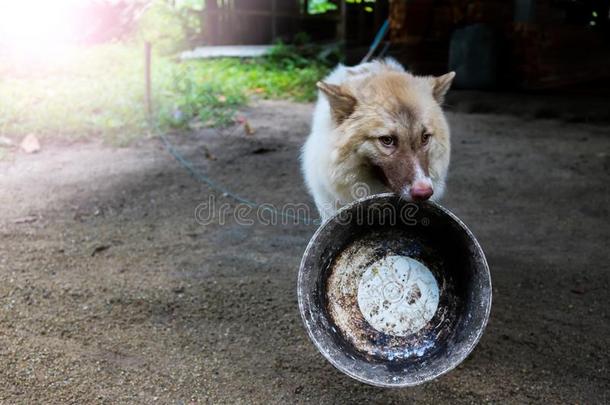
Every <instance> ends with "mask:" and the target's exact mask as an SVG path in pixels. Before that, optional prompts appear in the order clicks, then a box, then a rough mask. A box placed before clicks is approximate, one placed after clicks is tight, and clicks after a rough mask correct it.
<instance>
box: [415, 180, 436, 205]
mask: <svg viewBox="0 0 610 405" xmlns="http://www.w3.org/2000/svg"><path fill="white" fill-rule="evenodd" d="M432 194H434V190H432V187H431V186H430V185H428V184H426V183H419V182H416V183H415V184H413V187H411V198H412V199H414V200H419V201H423V200H427V199H428V198H430V197H432Z"/></svg>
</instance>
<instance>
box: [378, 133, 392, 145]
mask: <svg viewBox="0 0 610 405" xmlns="http://www.w3.org/2000/svg"><path fill="white" fill-rule="evenodd" d="M379 142H381V144H382V145H383V146H394V144H395V143H396V141H395V140H394V137H392V136H389V135H386V136H381V137H379Z"/></svg>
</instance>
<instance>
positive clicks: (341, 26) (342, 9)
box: [337, 0, 347, 43]
mask: <svg viewBox="0 0 610 405" xmlns="http://www.w3.org/2000/svg"><path fill="white" fill-rule="evenodd" d="M346 14H347V11H346V6H345V0H340V1H339V21H338V22H337V40H338V41H339V42H342V43H344V42H345V23H346V22H345V19H346Z"/></svg>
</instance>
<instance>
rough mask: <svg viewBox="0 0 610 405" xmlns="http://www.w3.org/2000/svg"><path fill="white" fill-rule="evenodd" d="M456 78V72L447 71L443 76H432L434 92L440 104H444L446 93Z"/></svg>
mask: <svg viewBox="0 0 610 405" xmlns="http://www.w3.org/2000/svg"><path fill="white" fill-rule="evenodd" d="M454 78H455V72H449V73H445V74H444V75H442V76H439V77H433V78H432V94H433V95H434V98H435V99H436V101H437V102H438V103H439V104H442V103H443V101H444V100H445V94H447V92H448V91H449V88H450V87H451V83H453V79H454Z"/></svg>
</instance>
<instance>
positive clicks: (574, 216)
mask: <svg viewBox="0 0 610 405" xmlns="http://www.w3.org/2000/svg"><path fill="white" fill-rule="evenodd" d="M311 112H312V105H310V104H293V103H287V102H270V101H267V102H258V103H256V104H255V105H254V106H252V107H249V108H248V109H247V110H245V112H244V113H245V114H246V116H247V117H248V118H249V120H250V123H251V126H252V127H253V128H254V129H255V130H256V132H255V133H254V134H253V135H246V134H245V133H244V131H243V129H242V128H239V127H237V128H229V129H225V130H222V131H215V130H203V131H201V132H199V133H198V134H196V135H189V136H185V135H182V136H174V137H173V138H172V139H173V142H175V143H176V144H177V145H178V148H179V150H180V151H182V152H183V153H184V154H185V155H186V156H187V157H189V159H191V160H193V161H194V162H196V163H197V165H198V167H200V168H201V169H202V170H205V171H206V172H208V173H210V174H211V176H212V177H213V178H214V179H215V180H217V181H218V182H220V183H222V184H224V185H226V186H227V187H229V188H230V189H232V190H234V191H236V192H238V193H240V194H241V195H243V196H246V197H248V198H252V199H255V200H257V201H258V202H267V203H272V204H274V205H280V204H282V203H286V202H307V203H308V204H311V201H310V199H309V197H308V195H307V194H306V191H305V188H304V186H303V182H302V180H301V177H300V173H299V167H298V161H297V155H298V151H299V147H300V145H301V144H302V143H303V141H304V139H305V137H306V135H307V131H308V125H309V118H310V114H311ZM449 119H450V122H451V125H452V129H453V160H452V167H451V172H450V178H449V189H448V193H447V195H446V198H445V199H444V201H443V204H444V205H446V206H447V207H448V208H450V209H451V210H453V211H454V212H455V213H456V214H457V215H458V216H459V217H461V218H462V219H463V220H464V221H465V222H466V223H467V224H468V225H469V226H470V227H471V229H472V230H473V232H474V233H475V235H477V237H478V239H479V241H480V242H481V244H482V246H483V248H484V249H485V251H486V254H487V257H488V260H489V264H490V268H491V271H492V277H493V284H494V302H493V309H492V314H491V318H490V322H489V325H488V327H487V331H486V333H485V334H484V336H483V338H482V340H481V342H480V344H479V345H478V346H477V348H476V349H475V351H474V352H473V354H472V355H471V356H470V357H469V358H468V359H467V360H466V361H465V362H464V363H463V364H462V365H461V366H460V367H458V368H457V369H456V370H454V371H452V372H451V373H449V374H447V375H445V376H443V377H441V378H439V379H438V380H435V381H433V382H431V383H428V384H425V385H423V386H418V387H415V388H409V389H381V388H375V387H370V386H367V385H364V384H361V383H358V382H356V381H354V380H352V379H350V378H349V377H347V376H345V375H343V374H342V373H340V372H339V371H337V370H335V369H334V368H333V367H332V366H331V365H330V364H329V363H328V362H327V361H326V360H325V359H324V358H323V357H322V356H321V355H320V354H319V353H318V352H317V350H316V349H315V347H314V346H313V344H312V343H311V342H310V341H309V340H308V338H307V336H306V332H305V329H304V327H303V325H302V323H301V319H300V316H299V313H298V308H297V298H296V278H297V269H298V265H299V261H300V259H301V255H302V253H303V250H304V248H305V246H306V244H307V241H308V239H309V237H310V236H311V235H312V233H313V231H314V229H313V227H311V226H304V225H274V226H272V225H264V224H255V225H252V226H244V225H238V224H236V223H235V221H232V220H231V218H230V216H229V218H228V219H227V222H226V223H224V224H220V223H219V221H217V220H216V221H213V222H212V223H210V224H207V225H201V224H199V223H198V221H197V220H196V219H195V210H196V207H197V206H198V205H199V204H200V203H202V202H208V201H209V200H208V198H209V196H210V195H216V196H217V200H216V203H217V204H218V205H220V204H223V203H228V204H230V207H235V203H234V202H233V201H231V200H230V199H228V198H225V197H222V196H221V195H218V193H213V192H211V191H210V189H209V188H208V187H207V186H205V185H202V184H201V183H199V182H197V181H196V180H195V179H193V178H191V177H189V175H188V174H187V173H186V172H185V171H184V170H183V168H181V167H180V166H179V165H178V164H177V163H176V162H175V161H174V160H173V159H172V157H171V156H170V155H168V153H166V151H165V150H164V149H163V147H162V144H161V143H160V142H159V140H158V139H148V140H144V141H141V142H139V143H138V144H136V145H133V146H131V147H128V148H121V149H117V148H111V147H109V146H104V145H101V144H98V143H83V142H78V143H67V142H58V141H55V142H43V150H42V151H41V152H40V153H38V154H34V155H25V154H22V153H16V154H15V153H13V154H12V155H11V156H9V157H8V158H7V159H4V161H2V162H0V190H1V192H0V207H2V209H1V210H0V277H1V279H0V364H1V366H0V401H1V402H3V403H7V404H8V403H11V404H12V403H41V402H46V403H59V402H72V403H97V402H99V403H126V402H139V403H151V402H153V401H158V402H159V403H176V404H181V403H185V404H186V403H191V402H196V403H198V402H201V403H293V402H300V403H405V402H410V401H418V402H420V403H434V404H436V403H452V404H455V403H479V402H485V401H492V402H502V403H505V402H509V403H525V402H527V403H530V402H539V403H598V404H601V403H608V402H609V401H610V398H609V391H610V381H609V364H610V361H609V360H610V356H609V351H608V347H609V344H610V341H609V338H608V336H610V323H609V321H608V288H609V287H610V286H609V284H610V272H609V265H608V261H609V254H608V249H609V246H608V245H609V241H610V225H609V223H608V218H609V215H608V214H609V212H608V211H609V207H610V190H609V187H608V185H609V184H610V129H609V127H607V126H599V125H597V126H596V125H588V124H584V123H574V122H573V123H566V122H564V121H559V120H534V119H527V120H524V119H520V118H518V117H514V116H512V117H511V116H502V115H493V114H485V115H483V114H464V113H450V114H449ZM206 151H207V152H206ZM206 156H207V157H206ZM228 212H229V213H230V212H232V211H231V210H228ZM217 219H218V218H217Z"/></svg>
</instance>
